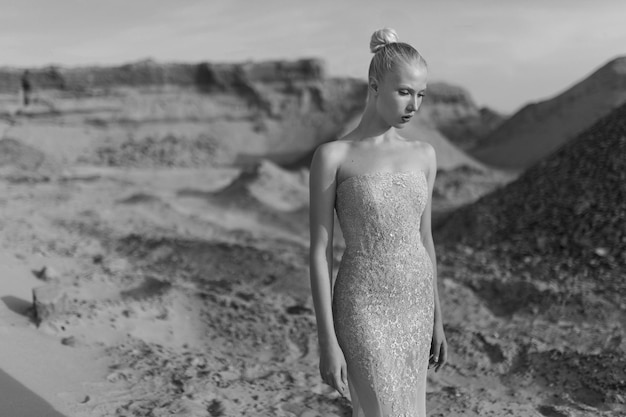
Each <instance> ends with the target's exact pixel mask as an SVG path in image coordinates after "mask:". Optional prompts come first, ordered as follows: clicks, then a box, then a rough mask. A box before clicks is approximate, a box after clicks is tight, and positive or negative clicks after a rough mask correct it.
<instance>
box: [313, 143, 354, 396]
mask: <svg viewBox="0 0 626 417" xmlns="http://www.w3.org/2000/svg"><path fill="white" fill-rule="evenodd" d="M333 148H334V147H333V143H327V144H322V145H320V146H319V147H318V148H317V149H316V150H315V152H314V154H313V159H312V161H311V169H310V177H309V207H310V208H309V224H310V238H311V241H310V251H309V266H310V278H311V294H312V296H313V305H314V307H315V318H316V321H317V335H318V341H319V347H320V373H321V376H322V379H323V380H324V382H326V383H327V384H328V385H330V386H332V387H333V388H335V389H336V390H337V391H339V393H340V394H342V395H345V394H346V392H347V389H346V384H347V372H346V364H345V359H344V356H343V352H342V351H341V348H340V347H339V343H338V342H337V336H336V335H335V326H334V324H333V315H332V285H331V282H332V271H333V226H334V207H335V190H336V178H335V177H336V172H337V161H336V159H337V155H336V152H335V153H333Z"/></svg>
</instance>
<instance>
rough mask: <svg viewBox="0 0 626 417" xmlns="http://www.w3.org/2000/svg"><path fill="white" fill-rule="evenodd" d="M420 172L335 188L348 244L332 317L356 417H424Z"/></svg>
mask: <svg viewBox="0 0 626 417" xmlns="http://www.w3.org/2000/svg"><path fill="white" fill-rule="evenodd" d="M427 199H428V184H427V180H426V177H425V175H424V173H422V172H412V171H400V172H376V173H366V174H360V175H356V176H352V177H349V178H347V179H345V180H344V181H342V182H341V183H340V184H339V185H338V187H337V196H336V200H335V207H336V210H337V217H338V219H339V223H340V226H341V230H342V232H343V236H344V239H345V241H346V249H345V252H344V254H343V257H342V259H341V263H340V265H339V270H338V273H337V280H336V282H335V287H334V293H333V304H332V308H333V319H334V325H335V332H336V334H337V338H338V341H339V345H340V346H341V349H342V350H343V353H344V356H345V358H346V363H347V369H348V385H349V389H350V398H351V401H352V407H353V410H354V412H353V416H355V417H356V416H358V417H383V416H384V417H422V416H426V373H427V368H428V356H429V352H430V344H431V340H432V330H433V314H434V294H433V267H432V262H431V259H430V256H429V255H428V253H427V251H426V249H425V248H424V246H423V244H422V241H421V235H420V219H421V215H422V212H423V211H424V208H425V206H426V202H427Z"/></svg>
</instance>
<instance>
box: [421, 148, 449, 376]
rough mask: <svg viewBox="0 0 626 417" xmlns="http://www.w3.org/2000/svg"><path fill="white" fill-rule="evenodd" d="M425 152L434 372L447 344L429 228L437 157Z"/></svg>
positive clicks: (424, 220)
mask: <svg viewBox="0 0 626 417" xmlns="http://www.w3.org/2000/svg"><path fill="white" fill-rule="evenodd" d="M425 148H426V150H427V152H426V155H427V161H428V170H427V172H426V177H427V180H428V200H427V202H426V207H425V208H424V212H423V213H422V218H421V223H420V234H421V238H422V243H423V244H424V248H426V251H427V252H428V255H429V256H430V259H431V261H432V265H433V297H434V304H435V314H434V323H433V324H434V325H433V338H432V343H431V348H430V359H429V367H430V366H431V365H434V366H435V372H437V371H439V369H440V368H441V367H442V366H443V365H444V364H445V363H446V361H447V359H448V342H447V341H446V335H445V333H444V331H443V317H442V316H443V315H442V313H441V304H440V302H439V290H438V288H437V287H438V286H437V257H436V256H435V244H434V242H433V235H432V227H431V211H432V199H433V188H434V186H435V176H436V175H437V156H436V154H435V149H434V148H433V147H432V146H431V145H425Z"/></svg>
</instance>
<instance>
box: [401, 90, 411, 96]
mask: <svg viewBox="0 0 626 417" xmlns="http://www.w3.org/2000/svg"><path fill="white" fill-rule="evenodd" d="M408 94H409V92H408V91H407V90H400V95H401V96H406V95H408Z"/></svg>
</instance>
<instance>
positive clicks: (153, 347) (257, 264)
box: [0, 117, 626, 417]
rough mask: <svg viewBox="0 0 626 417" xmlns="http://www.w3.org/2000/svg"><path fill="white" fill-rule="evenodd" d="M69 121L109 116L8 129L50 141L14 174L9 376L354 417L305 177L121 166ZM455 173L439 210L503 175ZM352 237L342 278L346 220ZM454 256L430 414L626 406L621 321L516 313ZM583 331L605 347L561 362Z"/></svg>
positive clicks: (157, 405) (6, 345) (109, 411)
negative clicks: (609, 352)
mask: <svg viewBox="0 0 626 417" xmlns="http://www.w3.org/2000/svg"><path fill="white" fill-rule="evenodd" d="M50 125H55V126H56V127H57V129H56V130H54V129H47V126H50ZM68 129H70V130H72V131H76V130H78V129H85V131H86V132H87V131H89V129H90V128H88V127H85V126H83V125H81V124H80V123H78V122H73V124H68V123H67V121H66V123H65V124H63V123H60V122H59V120H45V121H41V120H33V119H32V118H28V117H23V118H19V117H18V118H17V119H13V121H12V124H9V125H8V127H7V128H6V130H5V136H4V137H12V138H15V139H16V140H18V142H19V143H20V144H22V143H23V144H28V145H30V146H31V147H30V148H23V147H20V146H18V145H14V144H13V145H11V146H12V147H10V149H13V151H12V152H15V154H16V155H18V156H20V158H21V159H20V158H17V157H13V158H12V159H11V161H13V162H14V163H10V161H9V162H6V161H5V162H4V163H3V166H1V167H0V168H2V169H0V211H1V212H2V216H0V268H2V270H1V271H0V272H1V274H0V279H1V280H2V281H1V285H0V299H2V301H3V302H2V303H0V332H1V333H2V338H0V368H1V369H2V370H3V371H4V372H5V373H6V374H7V375H5V374H4V373H0V384H7V386H9V384H10V386H11V387H13V388H12V389H16V392H19V393H21V394H20V395H23V396H24V398H25V400H24V402H27V403H28V404H27V405H26V404H25V405H24V407H28V410H29V411H33V412H34V411H36V410H37V408H36V407H40V406H41V407H47V408H51V409H54V410H57V411H58V412H59V413H61V414H62V415H65V416H66V417H87V416H89V417H100V416H102V417H104V416H171V415H176V416H198V417H200V416H243V415H247V416H285V417H294V416H298V417H313V416H349V415H350V406H349V402H348V401H347V400H346V399H343V398H341V397H340V396H339V395H338V394H336V393H333V392H332V390H331V389H330V388H329V387H327V386H325V385H323V384H322V383H321V379H320V377H319V374H318V370H317V366H318V355H317V340H316V332H315V318H314V314H313V307H312V302H311V300H310V295H309V285H308V279H309V276H308V202H307V200H308V189H307V184H308V177H307V173H306V170H302V171H297V172H287V171H284V170H282V169H280V168H278V167H277V166H275V165H273V164H271V163H264V164H262V165H261V167H260V168H259V169H258V170H257V171H250V172H242V171H241V170H240V169H236V168H229V167H215V166H214V167H193V166H192V167H187V168H181V167H176V166H171V165H170V166H159V164H158V163H154V164H152V166H144V167H136V166H135V167H128V166H117V167H111V166H106V164H103V163H101V160H99V159H98V158H97V157H96V156H97V152H96V151H97V149H98V141H97V140H93V141H90V139H89V136H88V134H87V136H86V137H87V139H81V135H80V134H76V136H65V135H64V134H63V132H66V131H67V130H68ZM35 131H39V132H47V135H46V136H45V137H42V139H41V140H39V139H38V136H36V135H34V134H32V132H35ZM19 132H30V133H29V135H30V136H28V135H24V138H23V139H22V138H21V137H20V134H19ZM55 132H56V133H55ZM52 133H54V134H55V135H57V136H51V135H52ZM27 136H28V137H27ZM55 138H56V139H58V140H57V141H56V142H55ZM55 144H56V145H57V146H55ZM7 149H9V148H7ZM33 149H35V150H38V151H40V152H42V153H41V154H39V153H37V152H35V151H33ZM133 149H135V148H133ZM131 151H132V150H131ZM131 151H128V152H131ZM142 152H143V151H142ZM24 155H30V156H29V158H30V159H29V158H26V157H24ZM42 155H43V156H42ZM78 155H80V156H81V157H82V159H81V158H78V157H77V156H78ZM36 157H37V158H40V159H37V158H36ZM41 158H43V159H41ZM18 160H19V161H22V162H20V164H21V165H20V164H18V163H17V162H15V161H18ZM44 160H45V161H47V162H46V163H43V162H41V161H44ZM80 160H82V161H83V162H82V163H81V162H80ZM32 161H39V162H32ZM59 161H62V162H59ZM85 161H91V162H90V163H86V162H85ZM94 161H95V162H94ZM96 162H97V163H96ZM153 162H154V161H153ZM18 165H19V166H18ZM135 165H136V164H135ZM144 165H145V164H144ZM148 165H149V164H148ZM453 176H454V174H449V175H442V176H441V178H442V179H441V182H440V183H439V185H438V187H440V189H439V192H438V193H437V196H436V198H437V201H436V204H435V209H436V210H442V211H444V209H445V210H450V207H453V206H455V205H458V204H459V203H460V202H462V201H467V200H468V199H473V198H476V196H477V195H480V194H481V192H483V193H484V192H485V190H488V189H490V188H493V187H494V186H496V185H497V183H498V181H500V182H501V181H502V178H500V177H498V176H497V175H496V176H494V177H485V176H478V174H476V176H471V175H466V174H465V173H460V174H459V175H458V176H457V177H455V178H453ZM485 178H487V179H485ZM463 179H465V181H466V182H465V183H464V182H463ZM469 180H471V181H472V183H467V181H469ZM468 190H473V191H471V192H470V191H468ZM481 190H482V191H481ZM435 238H436V237H435ZM336 249H337V250H336V253H335V258H336V262H335V272H336V269H337V267H338V265H339V260H340V257H341V252H342V250H343V241H342V238H341V234H340V233H338V234H337V241H336ZM455 256H458V258H454V257H450V256H448V257H445V259H444V261H445V262H442V265H441V266H440V277H439V282H440V292H441V298H442V300H441V301H442V305H443V308H444V318H445V322H446V332H447V335H448V340H449V343H450V348H451V354H450V360H449V362H450V363H449V365H448V366H447V367H446V368H445V369H444V370H443V371H441V372H439V373H437V374H435V373H434V372H431V373H430V375H429V386H428V393H427V395H428V409H429V415H431V416H506V415H510V416H550V417H552V416H557V417H559V416H619V415H624V413H626V406H625V405H624V401H625V399H624V397H623V391H622V393H621V394H620V391H619V387H621V386H622V385H620V383H621V384H623V383H624V382H623V380H622V381H621V382H620V378H623V376H622V375H623V374H620V373H619V370H617V371H616V370H607V369H604V368H602V366H600V365H599V364H594V363H593V359H594V356H593V349H596V350H602V349H604V348H608V347H611V348H614V350H615V349H617V350H616V351H617V352H622V353H623V351H624V341H623V339H621V338H620V337H621V335H622V334H623V328H624V322H623V317H622V316H619V315H616V316H611V315H608V316H602V317H599V318H598V317H586V316H584V315H582V316H580V317H567V316H558V315H557V314H554V312H551V313H550V314H545V315H543V314H539V313H537V312H535V314H533V312H532V311H531V312H530V313H529V312H528V311H526V310H524V309H519V311H518V310H506V311H504V312H503V310H502V308H500V307H501V305H499V304H498V303H496V302H494V300H490V299H488V298H486V297H485V294H486V293H485V291H484V289H483V288H479V287H477V286H476V285H473V284H472V282H470V281H469V280H467V279H466V276H465V275H466V272H467V273H468V274H469V272H468V271H465V270H464V268H465V262H464V258H463V257H464V256H465V257H471V256H473V253H472V250H471V248H467V251H466V253H465V254H463V253H461V254H456V255H455ZM442 258H443V257H442ZM485 265H486V267H485V270H484V271H483V272H482V274H483V275H484V278H485V281H487V280H488V279H490V280H496V281H497V275H495V273H494V271H497V262H496V261H495V260H486V262H485ZM499 272H502V271H499ZM472 273H473V274H475V273H476V271H473V272H472ZM40 287H41V288H40ZM33 288H39V289H38V290H36V291H37V294H39V298H38V300H39V302H40V303H42V304H41V305H40V310H39V311H38V312H39V314H40V316H39V317H35V315H34V310H33V308H32V300H33ZM510 290H511V291H514V289H513V288H511V289H510ZM576 343H579V344H580V345H581V346H582V347H581V348H584V349H587V350H586V352H589V353H588V354H586V355H581V356H578V357H569V356H567V354H562V355H561V356H559V354H558V351H559V349H561V351H564V350H563V349H564V348H565V347H566V346H568V345H572V344H576ZM555 352H556V353H555ZM585 361H587V362H585ZM581 363H583V364H585V363H588V364H589V365H588V366H587V365H586V366H583V365H581ZM589 381H591V382H589ZM603 381H604V382H606V384H608V389H607V391H606V392H602V391H600V388H598V387H602V382H603ZM615 387H617V388H615ZM607 393H608V394H607ZM2 406H5V405H4V402H3V405H2ZM5 407H7V406H5ZM48 413H49V414H38V415H51V416H55V415H58V414H55V412H54V411H48ZM0 414H2V415H5V414H4V413H0ZM16 415H17V414H16ZM31 415H32V414H31Z"/></svg>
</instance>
